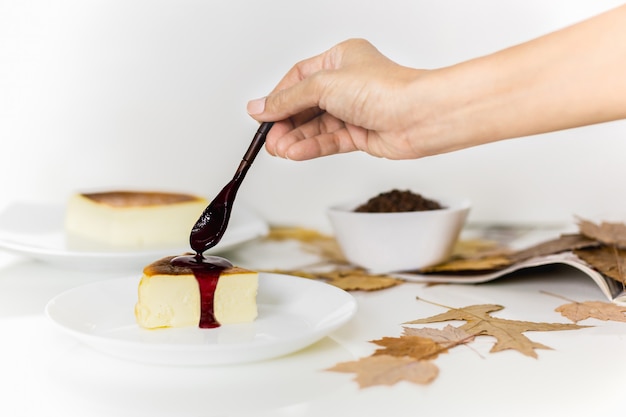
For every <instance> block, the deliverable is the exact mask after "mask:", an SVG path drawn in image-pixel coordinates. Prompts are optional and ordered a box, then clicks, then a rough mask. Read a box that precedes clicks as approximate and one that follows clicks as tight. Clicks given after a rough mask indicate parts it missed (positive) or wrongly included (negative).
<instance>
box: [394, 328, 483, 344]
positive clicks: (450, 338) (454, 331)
mask: <svg viewBox="0 0 626 417" xmlns="http://www.w3.org/2000/svg"><path fill="white" fill-rule="evenodd" d="M403 335H404V336H421V337H426V338H428V339H430V340H432V341H433V342H436V343H437V344H439V345H440V346H441V347H442V348H446V349H450V348H452V347H455V346H458V345H462V344H467V343H469V342H471V341H472V340H474V337H475V336H474V335H473V334H469V333H468V332H466V331H465V330H463V329H461V328H458V327H454V326H451V325H449V324H448V325H447V326H446V327H444V328H443V329H431V328H428V327H424V328H420V329H415V328H413V327H405V328H404V333H403Z"/></svg>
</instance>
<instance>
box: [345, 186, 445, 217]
mask: <svg viewBox="0 0 626 417" xmlns="http://www.w3.org/2000/svg"><path fill="white" fill-rule="evenodd" d="M442 208H444V207H443V206H442V205H441V204H440V203H439V202H438V201H435V200H430V199H428V198H424V197H422V196H421V195H420V194H416V193H413V192H411V191H408V190H407V191H400V190H395V189H394V190H391V191H388V192H386V193H380V194H378V195H377V196H376V197H373V198H370V199H369V200H368V201H367V203H364V204H361V205H360V206H358V207H357V208H356V209H355V210H354V211H356V212H360V213H399V212H406V211H428V210H438V209H442Z"/></svg>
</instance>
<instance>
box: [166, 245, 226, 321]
mask: <svg viewBox="0 0 626 417" xmlns="http://www.w3.org/2000/svg"><path fill="white" fill-rule="evenodd" d="M170 263H171V264H172V265H173V266H179V267H184V268H189V269H191V270H192V271H193V274H194V276H195V277H196V280H197V281H198V288H199V290H200V323H199V327H201V328H203V329H212V328H214V327H219V326H220V323H219V322H218V321H217V319H216V318H215V312H214V306H215V290H216V289H217V283H218V281H219V279H220V275H221V273H222V271H223V270H225V269H227V268H232V267H233V265H232V264H231V263H230V262H228V261H227V260H226V259H224V258H219V257H216V256H211V257H204V256H202V255H198V254H196V255H183V256H177V257H175V258H173V259H172V260H171V261H170Z"/></svg>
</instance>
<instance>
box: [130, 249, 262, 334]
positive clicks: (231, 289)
mask: <svg viewBox="0 0 626 417" xmlns="http://www.w3.org/2000/svg"><path fill="white" fill-rule="evenodd" d="M192 257H193V255H190V256H184V257H177V259H181V258H188V259H191V258H192ZM174 258H175V257H173V256H170V257H166V258H163V259H160V260H158V261H156V262H154V263H152V264H150V265H148V266H146V267H145V268H144V271H143V276H142V278H141V281H140V282H139V290H138V301H137V304H136V305H135V318H136V320H137V324H139V325H140V326H141V327H144V328H147V329H154V328H159V327H185V326H196V327H202V328H212V327H218V326H220V325H223V324H234V323H247V322H252V321H254V320H255V319H256V317H257V314H258V313H257V303H256V296H257V289H258V284H259V274H258V273H257V272H254V271H250V270H247V269H243V268H239V267H236V266H232V265H223V266H220V267H210V266H209V267H206V265H205V264H200V265H198V264H196V265H193V264H192V265H191V266H189V264H183V265H182V266H181V265H180V264H176V263H174V264H173V263H172V259H174Z"/></svg>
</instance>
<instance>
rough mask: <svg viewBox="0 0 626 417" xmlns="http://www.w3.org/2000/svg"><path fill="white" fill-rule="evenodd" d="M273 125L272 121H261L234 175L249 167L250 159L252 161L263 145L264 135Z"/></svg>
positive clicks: (238, 174) (236, 175) (243, 171)
mask: <svg viewBox="0 0 626 417" xmlns="http://www.w3.org/2000/svg"><path fill="white" fill-rule="evenodd" d="M273 125H274V122H263V123H261V126H259V129H258V130H257V131H256V134H255V135H254V137H253V138H252V142H251V143H250V146H249V147H248V150H247V151H246V153H245V154H244V156H243V158H242V160H241V163H240V164H239V168H237V172H236V173H235V177H238V176H240V175H241V174H242V173H245V171H247V169H248V168H249V167H250V164H252V161H254V158H256V156H257V154H258V153H259V151H260V150H261V148H262V147H263V144H264V143H265V137H266V136H267V133H268V132H269V131H270V129H271V128H272V126H273Z"/></svg>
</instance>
